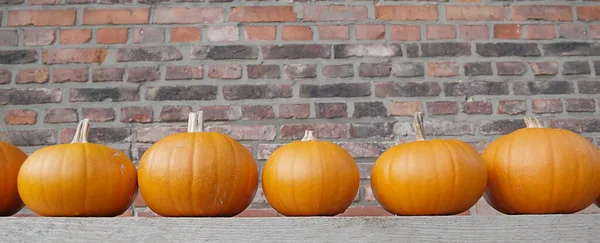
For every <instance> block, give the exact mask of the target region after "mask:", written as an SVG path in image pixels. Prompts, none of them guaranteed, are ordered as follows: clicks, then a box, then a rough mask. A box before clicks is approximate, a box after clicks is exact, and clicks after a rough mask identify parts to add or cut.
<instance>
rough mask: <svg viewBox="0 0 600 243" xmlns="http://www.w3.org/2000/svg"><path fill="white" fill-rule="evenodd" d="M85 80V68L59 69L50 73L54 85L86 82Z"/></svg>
mask: <svg viewBox="0 0 600 243" xmlns="http://www.w3.org/2000/svg"><path fill="white" fill-rule="evenodd" d="M87 80H88V70H87V68H61V69H54V70H53V71H52V81H53V82H54V83H64V82H86V81H87Z"/></svg>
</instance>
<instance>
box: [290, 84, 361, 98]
mask: <svg viewBox="0 0 600 243" xmlns="http://www.w3.org/2000/svg"><path fill="white" fill-rule="evenodd" d="M370 95H371V85H370V84H369V83H337V84H322V85H318V84H302V85H300V97H302V98H330V97H364V96H370Z"/></svg>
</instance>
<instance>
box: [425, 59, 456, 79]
mask: <svg viewBox="0 0 600 243" xmlns="http://www.w3.org/2000/svg"><path fill="white" fill-rule="evenodd" d="M427 73H428V74H429V76H431V77H454V76H458V63H456V62H430V63H428V70H427Z"/></svg>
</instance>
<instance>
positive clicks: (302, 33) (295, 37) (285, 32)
mask: <svg viewBox="0 0 600 243" xmlns="http://www.w3.org/2000/svg"><path fill="white" fill-rule="evenodd" d="M281 39H282V40H286V41H308V40H312V39H313V32H312V30H311V29H310V26H308V25H285V26H283V29H282V32H281Z"/></svg>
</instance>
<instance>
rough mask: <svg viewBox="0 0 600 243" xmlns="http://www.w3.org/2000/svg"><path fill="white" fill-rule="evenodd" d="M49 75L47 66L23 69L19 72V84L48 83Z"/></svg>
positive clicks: (17, 81)
mask: <svg viewBox="0 0 600 243" xmlns="http://www.w3.org/2000/svg"><path fill="white" fill-rule="evenodd" d="M48 79H49V75H48V69H47V68H36V69H22V70H20V71H19V73H18V74H17V80H16V83H17V84H29V83H38V84H42V83H46V82H48Z"/></svg>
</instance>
